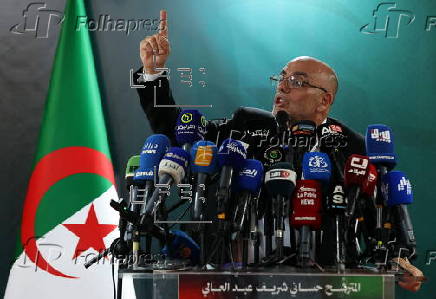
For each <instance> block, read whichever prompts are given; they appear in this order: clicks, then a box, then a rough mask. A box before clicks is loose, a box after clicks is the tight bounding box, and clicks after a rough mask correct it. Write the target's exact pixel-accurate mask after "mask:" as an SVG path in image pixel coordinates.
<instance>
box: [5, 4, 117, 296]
mask: <svg viewBox="0 0 436 299" xmlns="http://www.w3.org/2000/svg"><path fill="white" fill-rule="evenodd" d="M83 16H86V11H85V6H84V1H83V0H67V4H66V8H65V16H64V20H63V24H62V29H61V33H60V37H59V41H58V46H57V50H56V56H55V61H54V64H53V70H52V76H51V81H50V86H49V90H48V95H47V99H46V104H45V111H44V116H43V121H42V126H41V131H40V137H39V143H38V147H37V153H36V158H35V164H34V167H33V172H32V175H31V178H30V180H29V185H28V189H27V194H26V198H25V202H24V206H23V218H22V225H21V229H20V236H19V246H18V249H17V253H16V260H15V263H14V264H13V265H12V268H11V271H10V275H9V280H8V285H7V289H6V293H5V298H7V299H9V298H44V299H48V298H59V297H62V298H110V297H112V277H111V265H110V262H109V260H108V259H104V260H103V261H101V262H100V263H99V264H98V265H95V266H93V267H91V268H89V269H85V268H84V266H83V264H84V262H85V260H86V259H88V260H89V259H90V258H91V257H93V256H94V255H95V254H97V252H98V251H100V250H102V249H104V248H105V247H108V246H109V245H110V244H111V242H112V240H113V239H114V238H115V237H117V236H118V234H119V233H118V231H117V228H116V225H117V223H118V216H117V213H116V212H115V211H113V210H112V209H111V207H110V206H109V202H110V199H117V197H118V196H117V192H116V190H115V187H114V173H113V167H112V162H111V158H110V151H109V145H108V140H107V133H106V127H105V122H104V117H103V111H102V106H101V96H100V91H99V88H98V81H97V75H96V71H95V66H94V56H93V53H92V47H91V41H90V37H89V32H88V31H87V30H86V28H81V29H80V30H76V28H75V25H76V20H77V18H78V17H83Z"/></svg>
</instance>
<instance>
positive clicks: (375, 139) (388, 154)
mask: <svg viewBox="0 0 436 299" xmlns="http://www.w3.org/2000/svg"><path fill="white" fill-rule="evenodd" d="M365 138H366V153H367V155H368V157H369V160H370V161H371V163H373V164H375V165H376V166H377V168H378V169H381V168H385V171H383V172H384V173H386V172H387V171H389V170H391V169H393V168H394V167H395V165H396V156H395V153H394V136H393V133H392V130H391V128H389V127H388V126H386V125H369V126H368V128H367V130H366V136H365ZM384 173H383V174H384Z"/></svg>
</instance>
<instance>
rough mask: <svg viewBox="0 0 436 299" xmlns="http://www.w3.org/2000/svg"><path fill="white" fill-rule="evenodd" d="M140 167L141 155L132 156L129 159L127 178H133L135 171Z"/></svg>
mask: <svg viewBox="0 0 436 299" xmlns="http://www.w3.org/2000/svg"><path fill="white" fill-rule="evenodd" d="M138 168H139V155H135V156H131V157H130V158H129V160H128V161H127V166H126V175H125V177H124V178H125V179H129V178H133V177H134V176H135V171H136V170H137V169H138Z"/></svg>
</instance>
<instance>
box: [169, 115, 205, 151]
mask: <svg viewBox="0 0 436 299" xmlns="http://www.w3.org/2000/svg"><path fill="white" fill-rule="evenodd" d="M206 126H207V121H206V118H205V117H204V116H203V114H201V113H200V112H199V111H198V110H182V112H180V114H179V116H178V117H177V121H176V129H175V136H176V141H177V143H178V144H179V145H184V144H187V143H188V144H193V143H194V142H196V141H198V140H203V139H204V135H205V134H206Z"/></svg>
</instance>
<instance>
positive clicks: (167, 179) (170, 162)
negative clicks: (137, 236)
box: [141, 147, 189, 228]
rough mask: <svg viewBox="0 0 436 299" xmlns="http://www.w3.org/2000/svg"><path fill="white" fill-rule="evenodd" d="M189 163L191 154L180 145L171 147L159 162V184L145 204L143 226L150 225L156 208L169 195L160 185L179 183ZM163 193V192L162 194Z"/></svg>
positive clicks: (168, 185) (167, 185) (166, 185)
mask: <svg viewBox="0 0 436 299" xmlns="http://www.w3.org/2000/svg"><path fill="white" fill-rule="evenodd" d="M188 163H189V154H188V153H187V152H186V151H185V150H183V149H181V148H178V147H171V148H169V149H168V151H167V153H166V154H165V155H164V156H163V159H162V160H161V161H160V163H159V171H158V177H159V184H158V185H156V187H158V188H156V189H155V190H154V191H153V194H152V195H151V198H150V200H149V201H148V202H147V204H146V205H145V209H144V211H143V213H142V216H141V226H145V227H146V228H147V227H149V226H150V225H151V224H152V223H151V222H152V221H153V219H152V215H153V214H154V212H155V211H156V208H157V207H158V206H159V205H160V204H161V202H164V200H165V199H166V198H167V197H168V196H169V191H165V192H161V191H160V188H159V187H167V188H168V189H169V187H170V186H171V185H173V184H174V185H178V184H179V183H180V182H181V181H182V180H183V178H184V176H185V173H186V169H187V167H188ZM162 193H163V194H162Z"/></svg>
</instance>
